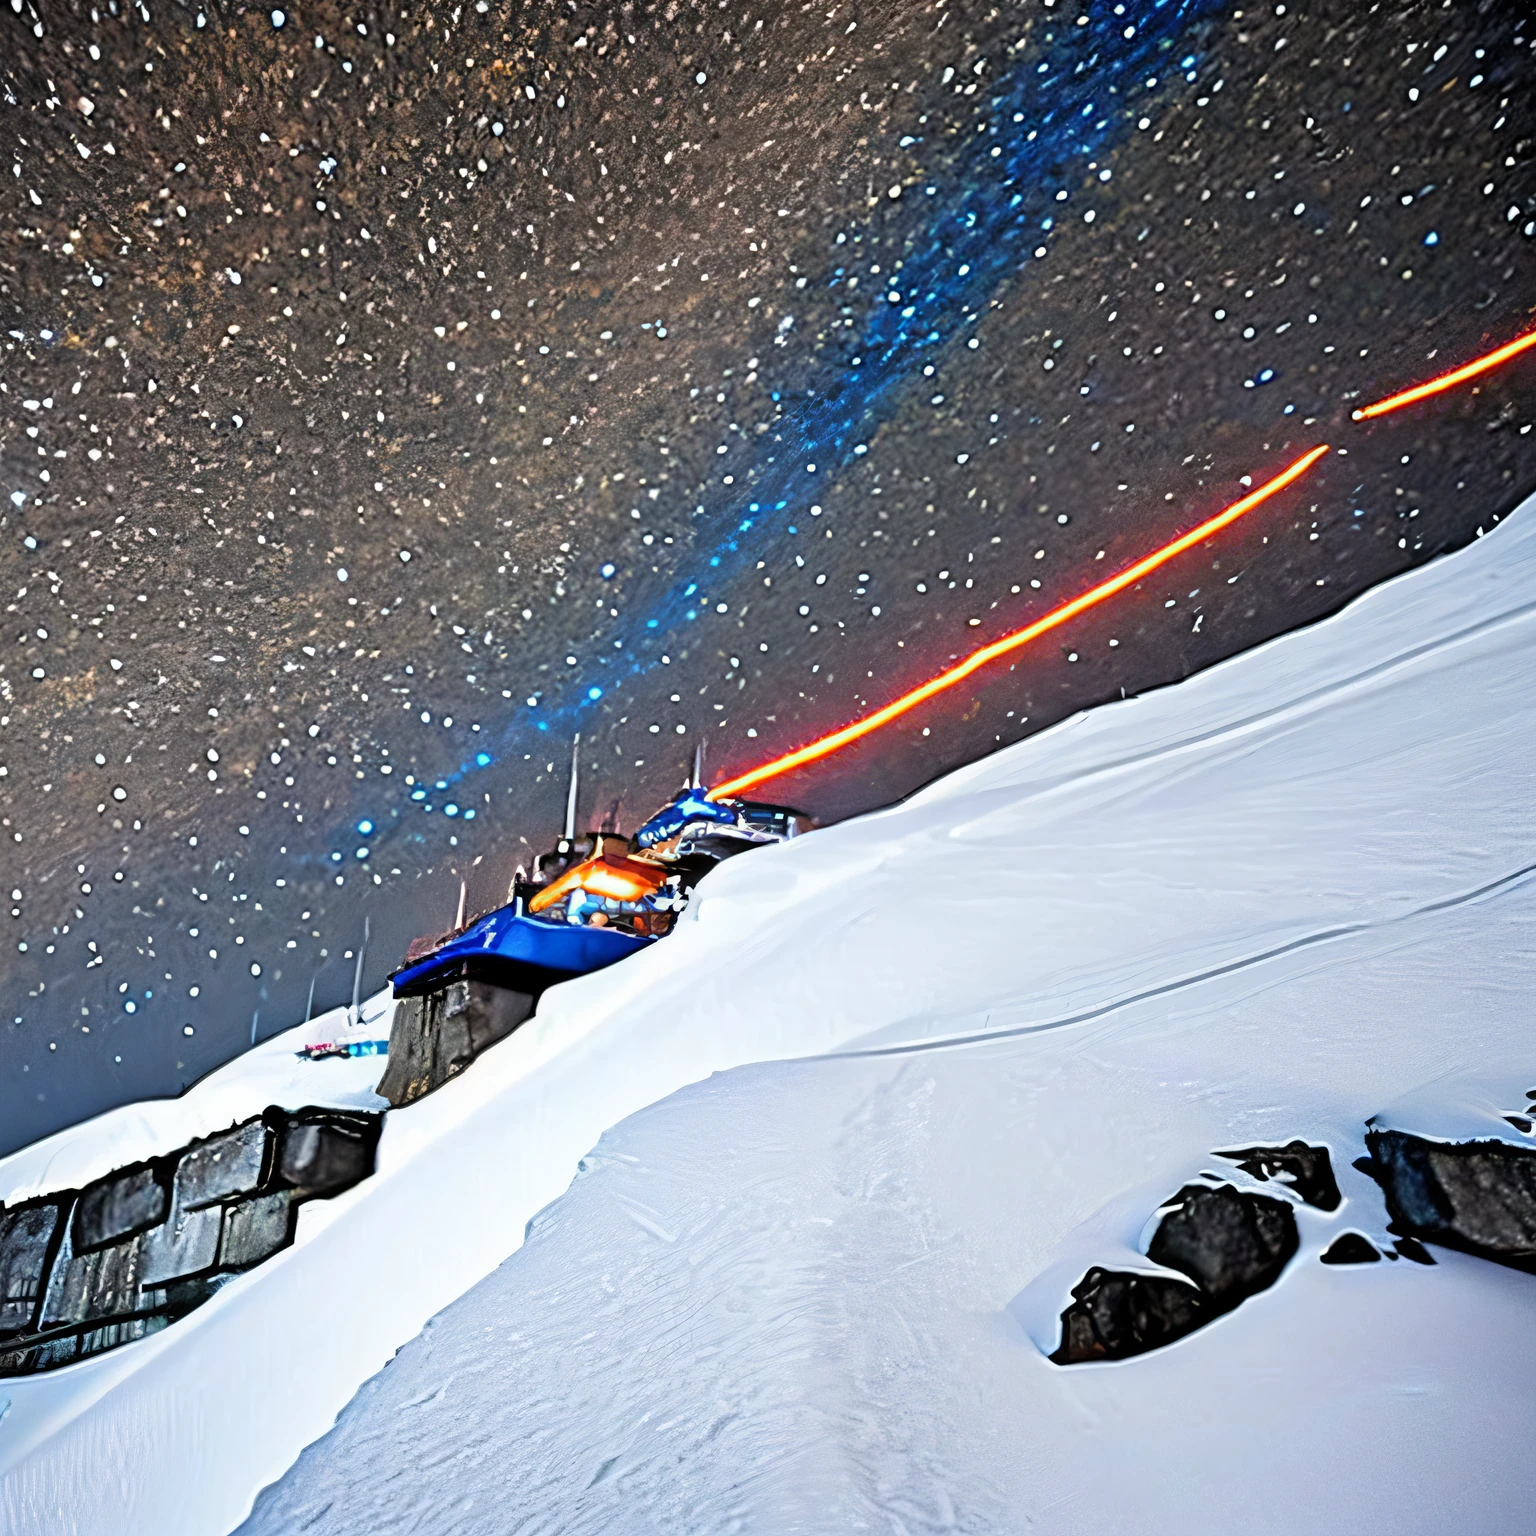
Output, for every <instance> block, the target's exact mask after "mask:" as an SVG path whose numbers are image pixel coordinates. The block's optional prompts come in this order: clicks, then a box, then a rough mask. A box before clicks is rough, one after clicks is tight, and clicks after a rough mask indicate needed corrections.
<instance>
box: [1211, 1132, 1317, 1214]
mask: <svg viewBox="0 0 1536 1536" xmlns="http://www.w3.org/2000/svg"><path fill="white" fill-rule="evenodd" d="M1216 1155H1217V1156H1218V1157H1223V1158H1225V1159H1226V1160H1227V1161H1228V1162H1230V1163H1236V1164H1237V1166H1238V1167H1239V1168H1241V1169H1242V1170H1243V1172H1244V1173H1246V1174H1248V1175H1249V1176H1250V1177H1251V1178H1255V1179H1279V1180H1281V1181H1282V1182H1284V1183H1285V1184H1287V1185H1288V1186H1289V1187H1290V1188H1291V1189H1293V1190H1294V1191H1295V1192H1296V1194H1297V1195H1298V1196H1299V1197H1300V1198H1301V1199H1302V1200H1304V1201H1306V1203H1307V1204H1308V1205H1312V1206H1316V1207H1317V1209H1318V1210H1320V1211H1336V1210H1338V1208H1339V1198H1340V1197H1339V1183H1338V1180H1337V1179H1335V1178H1334V1176H1333V1164H1332V1163H1331V1162H1330V1161H1329V1159H1328V1149H1327V1147H1314V1146H1310V1145H1308V1143H1306V1142H1304V1141H1288V1142H1287V1143H1286V1144H1285V1145H1284V1146H1283V1147H1242V1148H1239V1149H1237V1150H1234V1151H1231V1152H1218V1153H1217V1154H1216Z"/></svg>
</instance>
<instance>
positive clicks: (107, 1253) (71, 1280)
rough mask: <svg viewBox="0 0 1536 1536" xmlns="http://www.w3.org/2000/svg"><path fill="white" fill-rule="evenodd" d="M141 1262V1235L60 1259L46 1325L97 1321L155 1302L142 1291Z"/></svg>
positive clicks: (45, 1308) (46, 1315)
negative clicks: (107, 1246) (108, 1246)
mask: <svg viewBox="0 0 1536 1536" xmlns="http://www.w3.org/2000/svg"><path fill="white" fill-rule="evenodd" d="M142 1265H143V1247H142V1238H140V1237H130V1238H129V1239H128V1240H127V1241H126V1242H122V1243H114V1244H113V1245H112V1246H111V1247H110V1248H96V1249H93V1250H92V1251H91V1252H90V1253H81V1254H76V1255H74V1256H73V1257H71V1258H69V1259H66V1260H63V1261H61V1266H60V1271H59V1275H58V1277H57V1281H56V1283H55V1284H54V1285H52V1286H50V1287H49V1291H48V1301H47V1304H46V1306H45V1307H44V1309H43V1319H42V1325H43V1327H44V1328H57V1327H60V1326H62V1325H65V1324H68V1323H88V1322H94V1321H95V1320H96V1319H98V1318H110V1317H113V1316H116V1315H118V1314H120V1313H124V1312H137V1311H140V1310H142V1309H143V1308H144V1307H146V1306H150V1307H152V1306H154V1305H156V1300H155V1298H154V1296H153V1293H151V1294H150V1296H149V1297H148V1298H147V1299H146V1298H145V1297H144V1296H143V1294H142V1292H141V1288H140V1273H141V1269H142Z"/></svg>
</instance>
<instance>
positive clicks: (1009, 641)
mask: <svg viewBox="0 0 1536 1536" xmlns="http://www.w3.org/2000/svg"><path fill="white" fill-rule="evenodd" d="M1327 452H1328V445H1327V444H1326V443H1324V444H1323V445H1322V446H1321V447H1318V448H1314V449H1313V450H1312V451H1311V452H1310V453H1306V454H1303V455H1302V457H1301V458H1299V459H1297V460H1296V462H1295V463H1294V464H1292V465H1290V466H1289V467H1287V468H1286V469H1283V470H1281V472H1280V473H1279V474H1278V475H1276V476H1275V477H1274V479H1273V480H1268V481H1266V482H1265V483H1264V484H1263V485H1261V486H1260V487H1259V488H1258V489H1257V490H1255V491H1250V492H1249V493H1248V494H1247V495H1246V496H1244V497H1243V499H1242V500H1241V501H1235V502H1233V503H1232V505H1231V506H1230V507H1228V508H1227V509H1226V510H1225V511H1224V512H1218V513H1217V514H1216V516H1215V517H1213V518H1210V519H1209V520H1208V521H1206V522H1203V523H1201V524H1200V526H1199V527H1198V528H1191V529H1190V531H1189V532H1188V533H1186V534H1182V535H1181V536H1180V537H1179V538H1177V539H1174V540H1173V542H1172V543H1170V544H1164V545H1163V547H1162V548H1161V549H1157V550H1154V551H1153V552H1152V553H1151V554H1150V555H1148V556H1146V558H1145V559H1142V560H1138V561H1137V562H1136V564H1135V565H1133V566H1130V567H1128V568H1127V569H1126V570H1123V571H1121V572H1120V574H1119V575H1118V576H1111V577H1110V578H1109V580H1108V581H1104V582H1100V583H1099V585H1098V586H1096V587H1093V588H1091V589H1090V590H1089V591H1087V592H1084V593H1083V594H1082V596H1081V597H1074V598H1073V599H1072V601H1071V602H1069V603H1063V604H1062V605H1061V607H1060V608H1053V609H1052V610H1051V612H1049V613H1048V614H1046V615H1045V616H1044V617H1043V618H1039V619H1036V620H1035V622H1034V623H1033V624H1028V625H1026V626H1025V627H1024V628H1023V629H1018V630H1015V631H1014V632H1013V633H1012V634H1011V635H1004V636H1003V637H1002V639H1001V640H994V641H993V642H992V643H991V645H984V646H982V648H981V649H980V650H979V651H974V652H973V653H972V654H971V655H969V656H967V657H966V659H965V660H964V661H962V662H960V663H958V664H957V665H956V666H953V667H951V668H950V669H949V671H947V672H941V673H940V674H939V675H938V676H937V677H936V678H934V679H932V680H931V681H930V682H926V683H924V684H922V685H921V687H918V688H914V689H913V690H912V691H911V692H910V693H904V694H902V696H901V697H900V698H899V699H896V700H895V701H894V702H892V703H890V704H887V705H886V706H885V708H884V709H877V710H876V711H875V713H874V714H872V715H866V716H865V717H864V719H862V720H855V721H854V723H853V724H852V725H845V726H844V727H843V728H842V730H840V731H834V732H832V734H831V735H830V736H823V737H822V738H821V739H820V740H819V741H813V742H811V743H810V745H809V746H804V747H800V748H798V749H797V750H796V751H794V752H787V753H785V755H784V756H783V757H776V758H774V760H773V761H772V762H771V763H764V764H763V765H762V766H761V767H758V768H752V769H749V770H748V771H747V772H746V773H743V774H738V775H737V776H736V777H735V778H734V779H727V780H726V781H725V783H723V784H717V785H715V787H714V788H713V789H711V790H710V791H709V797H710V798H711V799H714V798H716V797H717V796H720V795H736V794H740V793H741V792H742V791H743V790H745V789H751V788H752V786H753V785H755V784H761V783H762V782H763V781H764V780H765V779H772V778H777V777H778V775H779V774H781V773H788V772H789V771H790V770H791V769H792V768H802V767H804V766H805V765H806V764H807V763H814V762H816V761H817V760H818V759H819V758H823V757H826V756H828V754H830V753H832V752H836V751H838V750H839V749H840V748H842V747H846V746H847V745H848V744H849V743H850V742H853V741H857V740H858V739H859V737H861V736H867V735H868V734H869V733H870V732H871V731H877V730H879V729H880V727H881V726H882V725H888V724H889V723H890V722H891V721H892V720H894V719H896V717H897V716H898V715H904V714H906V712H907V711H908V710H909V709H915V708H916V707H917V706H918V705H919V704H921V703H923V701H924V700H926V699H931V698H932V697H933V696H934V695H935V694H936V693H942V692H943V691H944V690H945V689H946V688H953V687H954V686H955V684H956V683H959V682H963V681H964V680H965V679H966V678H968V677H969V676H970V675H971V673H973V672H975V671H978V670H979V669H980V668H982V667H984V666H986V665H987V663H988V662H989V661H996V660H997V658H998V657H999V656H1006V655H1007V654H1008V652H1009V651H1015V650H1017V649H1018V648H1019V647H1020V646H1022V645H1028V644H1029V642H1030V641H1031V640H1034V639H1036V638H1038V637H1039V636H1040V635H1043V634H1044V633H1045V632H1046V631H1047V630H1049V629H1055V628H1056V627H1057V625H1059V624H1065V623H1066V622H1067V620H1068V619H1072V618H1076V617H1077V615H1078V614H1080V613H1086V612H1087V610H1088V609H1090V608H1092V607H1094V606H1095V605H1096V604H1098V603H1102V602H1103V601H1104V600H1105V598H1108V597H1113V596H1114V595H1115V593H1116V592H1120V591H1122V590H1124V588H1126V587H1128V586H1131V585H1132V584H1133V583H1134V582H1138V581H1140V580H1141V578H1142V577H1143V576H1147V575H1150V574H1151V572H1153V571H1155V570H1156V569H1157V568H1158V566H1160V565H1163V564H1165V563H1166V562H1167V561H1169V560H1172V559H1173V557H1174V556H1175V555H1181V554H1183V553H1184V551H1185V550H1186V549H1192V548H1193V547H1194V546H1195V545H1196V544H1199V543H1201V542H1202V541H1203V540H1205V539H1208V538H1210V537H1211V535H1212V534H1215V533H1220V532H1221V530H1222V529H1223V528H1225V527H1227V526H1228V525H1229V524H1230V523H1235V522H1236V521H1237V520H1238V518H1240V517H1242V516H1243V515H1244V514H1245V513H1247V512H1251V511H1252V510H1253V509H1254V508H1255V507H1257V506H1259V505H1260V504H1261V503H1262V502H1265V501H1268V500H1269V498H1270V497H1271V496H1273V495H1275V494H1276V493H1277V492H1280V491H1283V490H1284V489H1285V488H1286V486H1288V485H1290V484H1291V482H1292V481H1294V480H1299V479H1300V478H1301V476H1302V475H1304V474H1306V472H1307V471H1308V470H1309V469H1311V467H1312V466H1313V465H1314V464H1315V463H1316V462H1317V461H1318V460H1319V459H1320V458H1322V456H1323V455H1324V454H1325V453H1327Z"/></svg>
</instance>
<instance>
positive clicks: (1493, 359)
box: [1353, 331, 1536, 421]
mask: <svg viewBox="0 0 1536 1536" xmlns="http://www.w3.org/2000/svg"><path fill="white" fill-rule="evenodd" d="M1527 347H1536V331H1527V332H1526V334H1525V335H1524V336H1517V337H1516V338H1515V339H1514V340H1513V341H1511V342H1509V343H1508V344H1507V345H1505V346H1502V347H1499V348H1498V349H1497V350H1496V351H1493V352H1489V353H1488V354H1487V355H1486V356H1484V357H1479V358H1477V359H1476V360H1475V361H1473V362H1470V363H1468V364H1466V366H1465V367H1462V368H1456V369H1453V370H1452V371H1451V372H1450V373H1442V374H1441V375H1440V377H1439V378H1437V379H1430V380H1428V381H1427V382H1426V383H1423V384H1415V385H1414V386H1413V388H1412V389H1405V390H1404V391H1403V392H1402V393H1401V394H1398V395H1392V396H1391V397H1390V398H1388V399H1386V400H1378V401H1377V402H1376V404H1375V405H1367V406H1364V407H1362V408H1361V409H1360V410H1358V411H1355V412H1354V413H1353V419H1354V420H1355V421H1366V420H1368V419H1369V418H1370V417H1372V416H1385V415H1386V414H1387V412H1388V411H1400V410H1401V409H1402V408H1403V407H1404V406H1405V405H1412V404H1413V403H1414V401H1415V400H1423V399H1425V398H1427V397H1428V396H1430V395H1438V394H1439V393H1440V391H1441V390H1443V389H1454V388H1455V387H1456V386H1457V385H1458V384H1465V383H1466V381H1467V380H1468V379H1475V378H1476V377H1477V376H1478V374H1480V373H1487V372H1488V370H1489V369H1490V368H1497V367H1498V366H1499V364H1500V363H1507V362H1508V361H1509V360H1510V358H1512V357H1518V356H1519V354H1520V353H1522V352H1524V351H1525V349H1526V348H1527Z"/></svg>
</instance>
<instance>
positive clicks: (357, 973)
mask: <svg viewBox="0 0 1536 1536" xmlns="http://www.w3.org/2000/svg"><path fill="white" fill-rule="evenodd" d="M463 901H464V897H463V895H462V894H461V895H460V897H459V903H460V905H461V907H462V905H463ZM368 932H369V921H368V914H367V913H366V912H365V913H364V914H363V946H362V948H361V949H359V950H358V952H357V966H356V968H355V969H354V970H353V972H352V1022H353V1023H354V1024H355V1023H357V1022H358V1020H359V1019H360V1018H361V1016H362V994H363V962H364V961H365V960H366V959H367V958H368Z"/></svg>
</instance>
